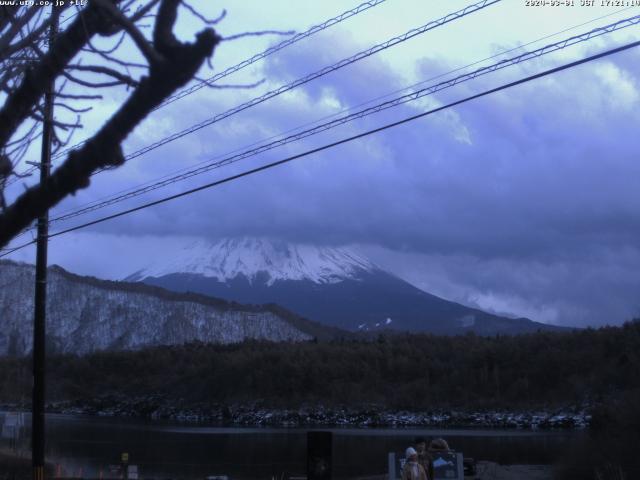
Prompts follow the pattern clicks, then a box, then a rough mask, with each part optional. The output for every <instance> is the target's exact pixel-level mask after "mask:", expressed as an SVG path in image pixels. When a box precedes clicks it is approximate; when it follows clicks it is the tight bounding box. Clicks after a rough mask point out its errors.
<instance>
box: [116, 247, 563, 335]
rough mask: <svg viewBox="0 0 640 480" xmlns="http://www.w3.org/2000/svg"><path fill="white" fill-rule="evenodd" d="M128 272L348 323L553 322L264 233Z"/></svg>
mask: <svg viewBox="0 0 640 480" xmlns="http://www.w3.org/2000/svg"><path fill="white" fill-rule="evenodd" d="M128 280H137V281H143V282H145V283H147V284H151V285H157V286H161V287H163V288H167V289H169V290H174V291H180V292H187V291H191V292H198V293H202V294H205V295H212V296H216V297H221V298H226V299H229V300H234V301H238V302H243V303H265V302H273V303H277V304H279V305H283V306H284V307H285V308H287V309H290V310H293V311H295V312H296V313H299V314H301V315H303V316H304V317H306V318H310V319H312V320H315V321H318V322H322V323H324V324H326V325H331V326H334V327H338V328H342V329H347V330H352V331H375V330H383V329H392V330H403V331H419V332H431V333H438V334H456V333H465V332H470V331H473V332H476V333H478V334H483V335H491V334H496V333H506V334H515V333H524V332H531V331H536V330H539V329H553V328H554V327H551V326H548V325H545V324H542V323H537V322H533V321H531V320H528V319H524V318H522V319H511V318H506V317H501V316H498V315H493V314H489V313H486V312H483V311H481V310H478V309H474V308H470V307H466V306H464V305H461V304H458V303H455V302H450V301H447V300H445V299H442V298H440V297H437V296H435V295H431V294H429V293H427V292H424V291H422V290H420V289H418V288H416V287H414V286H413V285H411V284H409V283H408V282H406V281H404V280H402V279H400V278H398V277H396V276H394V275H392V274H390V273H388V272H385V271H383V270H382V269H380V268H379V267H377V266H375V265H374V264H373V263H372V262H370V261H369V260H367V259H365V258H363V257H361V256H359V255H356V254H354V253H352V252H349V251H348V250H346V249H343V248H326V247H314V246H309V245H291V244H287V243H285V242H271V241H269V240H266V239H251V238H243V239H232V240H222V241H219V242H206V241H200V242H195V243H192V244H190V245H187V246H185V247H184V248H183V249H182V250H180V251H178V252H176V254H175V256H173V257H172V259H171V260H167V261H163V260H162V259H159V260H158V261H157V262H156V263H155V264H154V265H153V266H151V267H150V268H148V269H144V270H142V271H139V272H136V273H135V274H134V275H132V276H131V277H129V278H128Z"/></svg>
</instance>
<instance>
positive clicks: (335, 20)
mask: <svg viewBox="0 0 640 480" xmlns="http://www.w3.org/2000/svg"><path fill="white" fill-rule="evenodd" d="M385 1H386V0H370V1H368V2H364V3H361V4H360V5H358V6H357V7H355V8H352V9H351V10H347V11H346V12H342V13H341V14H340V15H337V16H335V17H333V18H330V19H328V20H325V21H324V22H322V23H320V24H318V25H314V26H313V27H311V28H309V29H308V30H306V31H304V32H301V33H298V34H296V35H294V36H293V37H291V38H288V39H287V40H284V41H282V42H280V43H278V44H277V45H274V46H273V47H270V48H267V49H266V50H264V51H262V52H260V53H257V54H255V55H254V56H252V57H250V58H247V59H246V60H243V61H241V62H240V63H237V64H236V65H233V66H231V67H229V68H227V69H225V70H223V71H222V72H220V73H217V74H215V75H213V76H212V77H210V78H208V79H206V80H203V81H202V82H199V83H197V84H195V85H192V86H191V87H189V88H185V89H183V90H181V91H179V92H176V93H174V94H173V95H171V96H169V97H167V98H166V99H165V100H164V101H163V102H162V103H161V104H160V105H158V106H157V107H156V108H154V109H153V110H152V111H155V110H158V109H160V108H162V107H164V106H166V105H169V104H170V103H173V102H175V101H176V100H180V99H181V98H183V97H186V96H187V95H191V94H192V93H194V92H196V91H198V90H200V89H201V88H203V87H206V86H208V85H211V84H212V83H214V82H217V81H218V80H220V79H222V78H224V77H227V76H229V75H231V74H232V73H235V72H237V71H239V70H242V69H243V68H245V67H248V66H249V65H252V64H254V63H256V62H257V61H259V60H262V59H263V58H266V57H268V56H269V55H272V54H274V53H276V52H279V51H280V50H282V49H283V48H286V47H289V46H291V45H293V44H295V43H297V42H299V41H300V40H303V39H305V38H308V37H310V36H312V35H314V34H316V33H318V32H321V31H323V30H326V29H327V28H329V27H332V26H333V25H337V24H338V23H340V22H342V21H344V20H347V19H348V18H351V17H353V16H355V15H358V14H359V13H362V12H364V11H366V10H369V9H370V8H373V7H375V6H377V5H380V4H381V3H384V2H385ZM85 143H86V141H82V142H79V143H77V144H75V145H74V146H72V147H69V148H65V149H64V150H61V151H59V152H57V153H56V154H55V155H54V156H53V159H54V160H55V159H58V158H60V157H62V156H64V155H67V154H68V153H69V152H71V151H72V150H75V149H76V148H78V147H81V146H82V145H84V144H85Z"/></svg>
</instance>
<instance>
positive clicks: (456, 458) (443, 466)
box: [389, 451, 464, 480]
mask: <svg viewBox="0 0 640 480" xmlns="http://www.w3.org/2000/svg"><path fill="white" fill-rule="evenodd" d="M430 453H431V456H432V458H433V474H434V480H464V467H463V461H462V453H456V452H451V451H449V452H430ZM406 461H407V460H406V458H405V456H404V454H402V453H393V452H392V453H389V480H397V479H398V478H402V469H403V468H404V464H405V463H406Z"/></svg>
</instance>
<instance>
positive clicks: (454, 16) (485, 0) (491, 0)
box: [94, 0, 502, 175]
mask: <svg viewBox="0 0 640 480" xmlns="http://www.w3.org/2000/svg"><path fill="white" fill-rule="evenodd" d="M500 1H502V0H482V1H480V2H477V3H475V4H472V5H469V6H467V7H465V8H463V9H462V10H458V11H456V12H453V13H449V14H448V15H445V16H444V17H442V18H439V19H437V20H433V21H431V22H429V23H427V24H425V25H422V26H420V27H417V28H413V29H411V30H409V31H407V32H406V33H404V34H402V35H399V36H397V37H393V38H391V39H389V40H387V41H385V42H382V43H379V44H377V45H374V46H373V47H371V48H369V49H367V50H363V51H361V52H359V53H356V54H355V55H352V56H351V57H348V58H345V59H343V60H340V61H339V62H337V63H334V64H332V65H329V66H327V67H324V68H322V69H320V70H318V71H316V72H313V73H311V74H309V75H306V76H304V77H302V78H299V79H297V80H294V81H293V82H291V83H288V84H286V85H282V86H281V87H279V88H277V89H275V90H271V91H269V92H267V93H265V94H264V95H261V96H260V97H255V98H253V99H251V100H249V101H248V102H245V103H242V104H240V105H238V106H236V107H234V108H232V109H230V110H227V111H226V112H223V113H220V114H217V115H215V116H213V117H211V118H208V119H206V120H204V121H202V122H200V123H197V124H195V125H192V126H191V127H188V128H186V129H184V130H181V131H180V132H176V133H174V134H172V135H169V136H167V137H165V138H163V139H161V140H158V141H156V142H154V143H152V144H150V145H147V146H146V147H143V148H140V149H138V150H136V151H135V152H132V153H130V154H128V155H126V156H125V161H129V160H132V159H134V158H137V157H139V156H141V155H144V154H146V153H148V152H150V151H152V150H155V149H156V148H158V147H161V146H163V145H166V144H167V143H170V142H173V141H175V140H178V139H180V138H182V137H184V136H186V135H190V134H192V133H194V132H196V131H198V130H201V129H202V128H205V127H208V126H210V125H212V124H214V123H217V122H219V121H221V120H223V119H225V118H228V117H230V116H232V115H235V114H236V113H239V112H242V111H244V110H246V109H248V108H251V107H254V106H256V105H259V104H261V103H263V102H265V101H267V100H269V99H271V98H274V97H276V96H278V95H281V94H283V93H285V92H288V91H291V90H293V89H294V88H297V87H299V86H301V85H304V84H306V83H309V82H311V81H312V80H315V79H317V78H320V77H323V76H325V75H327V74H329V73H332V72H335V71H336V70H339V69H341V68H343V67H346V66H347V65H351V64H353V63H356V62H357V61H359V60H362V59H364V58H367V57H370V56H371V55H374V54H375V53H378V52H381V51H383V50H386V49H388V48H391V47H393V46H395V45H398V44H400V43H402V42H405V41H407V40H409V39H411V38H413V37H416V36H418V35H421V34H423V33H425V32H428V31H430V30H433V29H435V28H437V27H440V26H442V25H445V24H447V23H450V22H452V21H454V20H458V19H460V18H463V17H465V16H467V15H470V14H472V13H475V12H477V11H480V10H482V9H484V8H486V7H489V6H491V5H493V4H495V3H498V2H500ZM100 171H104V170H98V171H97V172H95V173H94V175H95V174H97V173H99V172H100Z"/></svg>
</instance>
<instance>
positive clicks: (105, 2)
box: [94, 0, 161, 64]
mask: <svg viewBox="0 0 640 480" xmlns="http://www.w3.org/2000/svg"><path fill="white" fill-rule="evenodd" d="M94 2H96V3H97V4H98V5H100V6H101V7H102V8H103V9H104V10H105V11H106V12H108V14H109V15H111V17H112V19H113V21H114V22H115V23H117V24H118V25H120V26H121V27H122V28H123V29H124V31H126V32H127V33H128V34H129V36H130V37H131V39H132V40H133V42H134V43H135V44H136V46H137V47H138V49H139V50H140V52H142V54H143V55H144V56H145V58H146V59H147V61H148V62H149V63H150V64H151V63H156V62H160V61H161V58H160V55H159V54H158V52H156V51H155V50H154V48H153V47H152V46H151V44H150V43H149V41H148V40H147V39H146V38H145V36H144V35H143V34H142V32H141V31H140V30H139V29H138V27H136V26H135V24H134V23H133V22H132V21H131V20H129V19H128V18H127V17H126V16H124V15H123V14H122V12H121V11H120V10H118V9H117V8H116V7H115V5H113V4H112V3H111V2H110V1H109V0H94Z"/></svg>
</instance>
